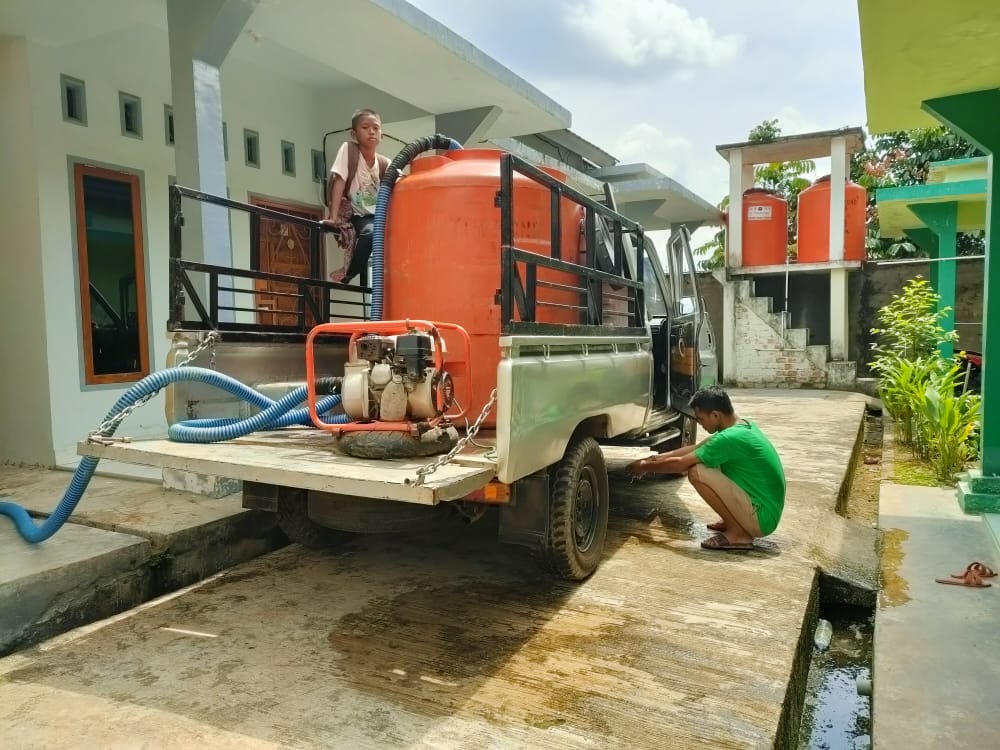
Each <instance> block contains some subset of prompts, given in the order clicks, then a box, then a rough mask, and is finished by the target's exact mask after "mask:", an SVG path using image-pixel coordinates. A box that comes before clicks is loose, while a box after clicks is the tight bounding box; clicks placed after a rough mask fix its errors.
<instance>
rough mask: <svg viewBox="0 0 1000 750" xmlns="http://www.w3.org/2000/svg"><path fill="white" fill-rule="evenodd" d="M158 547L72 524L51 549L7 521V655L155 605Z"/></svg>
mask: <svg viewBox="0 0 1000 750" xmlns="http://www.w3.org/2000/svg"><path fill="white" fill-rule="evenodd" d="M151 557H152V549H151V545H150V543H149V542H148V541H147V540H145V539H142V538H140V537H136V536H130V535H128V534H117V533H115V532H112V531H101V530H100V529H91V528H87V527H86V526H76V525H72V524H70V525H67V526H66V527H65V528H64V529H62V531H61V532H60V533H59V534H57V535H56V536H55V537H53V538H52V539H50V540H49V541H48V542H47V543H46V544H43V545H31V544H28V543H26V542H24V541H23V540H22V539H21V537H20V536H18V534H17V531H16V530H15V529H14V527H13V525H12V524H11V523H10V522H9V521H8V520H7V519H6V518H2V519H0V654H5V653H9V652H10V651H12V650H14V649H17V648H21V647H23V646H26V645H29V644H31V643H37V642H39V641H42V640H44V639H46V638H51V637H52V636H54V635H58V634H59V633H65V632H66V631H67V630H70V629H72V628H75V627H77V626H78V625H82V624H85V623H88V622H93V621H94V620H97V619H100V618H103V617H108V616H110V615H114V614H117V613H118V612H121V611H123V610H125V609H129V608H131V607H134V606H136V605H137V604H140V603H142V602H144V601H146V600H147V599H149V598H150V581H149V575H148V564H149V561H150V559H151Z"/></svg>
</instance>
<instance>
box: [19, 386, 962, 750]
mask: <svg viewBox="0 0 1000 750" xmlns="http://www.w3.org/2000/svg"><path fill="white" fill-rule="evenodd" d="M734 396H735V398H736V399H737V407H738V409H739V410H740V411H741V413H743V414H744V415H745V416H750V417H754V418H756V419H757V420H758V421H759V422H760V423H761V425H762V427H763V428H764V429H765V431H767V432H768V433H769V434H770V435H771V436H772V437H773V439H774V441H775V443H776V445H777V446H778V449H779V452H780V453H781V455H782V457H783V459H784V461H785V464H786V468H787V473H788V477H789V498H788V502H787V511H786V515H785V518H784V519H783V521H782V524H781V526H779V528H778V531H777V532H776V533H775V534H774V535H772V536H771V537H769V538H768V539H766V540H763V541H761V542H760V543H759V547H758V549H757V550H756V551H754V552H751V553H721V552H709V551H705V550H702V549H700V547H699V546H698V542H699V541H700V540H701V539H704V538H706V537H707V536H708V534H709V532H708V531H707V530H706V529H705V526H704V524H705V522H706V521H711V520H713V518H712V514H711V512H710V511H709V509H708V508H707V507H705V506H704V505H703V504H702V503H701V501H700V500H698V499H697V497H696V496H695V495H694V492H693V490H691V488H690V487H689V485H688V484H687V483H686V482H681V481H643V482H636V483H630V482H629V481H628V480H627V478H625V477H623V476H622V475H620V474H619V475H617V476H616V477H615V478H614V482H613V489H612V503H613V507H612V514H611V524H610V531H609V538H608V547H607V551H606V556H605V559H604V561H603V563H602V565H601V567H600V569H599V570H598V571H597V573H596V574H595V575H594V576H593V577H592V578H590V579H589V580H587V581H586V582H583V583H582V584H577V585H573V584H568V583H563V582H554V581H553V580H552V579H551V578H549V577H548V576H546V575H544V574H542V573H540V572H539V570H538V568H537V567H536V565H535V563H534V562H533V561H532V560H531V559H530V556H529V555H527V554H526V553H525V552H524V551H523V550H521V549H520V548H517V547H506V546H502V545H499V544H498V543H497V542H496V541H495V518H494V519H490V518H488V519H486V520H484V521H482V522H480V523H479V524H476V525H474V526H471V527H445V528H442V529H440V530H439V531H437V532H435V533H432V534H424V535H421V536H406V535H400V536H391V537H366V538H358V539H356V540H355V541H353V542H351V543H350V544H348V545H346V546H345V547H343V548H341V549H339V550H334V551H330V552H326V553H320V552H310V551H306V550H303V549H302V548H299V547H289V548H286V549H283V550H281V551H279V552H276V553H274V554H271V555H268V556H266V557H262V558H259V559H257V560H254V561H252V562H249V563H246V564H244V565H241V566H239V567H237V568H234V569H232V570H230V571H227V572H225V573H223V574H221V575H219V576H218V577H216V578H214V579H213V580H211V581H209V582H207V583H205V584H202V585H199V586H196V587H193V588H192V589H191V590H189V591H187V592H185V593H184V594H182V595H180V596H176V597H173V598H170V599H169V600H166V601H162V602H159V603H157V604H155V605H147V606H144V607H142V608H140V609H138V610H136V611H133V612H131V613H129V614H127V615H123V616H120V617H118V618H116V619H114V620H112V621H108V622H106V623H104V624H103V625H101V626H91V627H90V628H87V629H84V630H81V631H77V632H74V633H70V634H67V635H66V636H63V637H62V638H60V639H57V640H56V641H52V642H49V643H47V644H44V645H43V646H40V647H38V648H35V649H30V650H27V651H24V652H21V653H19V654H15V655H13V656H11V657H8V658H6V659H3V660H0V725H2V726H4V727H5V728H6V729H7V731H6V732H5V735H6V737H8V738H14V740H15V742H14V744H13V745H9V746H10V747H14V748H26V747H46V748H61V747H80V746H87V747H105V746H115V745H117V746H121V745H123V744H125V745H128V744H133V745H142V746H147V747H168V746H169V747H181V746H184V747H188V746H191V747H193V746H197V747H201V748H215V747H252V748H257V747H267V748H275V747H297V748H313V747H315V748H327V747H350V748H385V747H407V748H431V747H434V748H443V747H447V748H465V747H477V748H478V747H482V748H508V747H509V748H521V747H549V748H555V749H556V750H558V749H560V748H602V749H603V748H626V747H627V748H662V747H670V748H704V747H707V746H714V747H726V748H764V747H767V748H770V747H792V746H794V743H795V741H796V738H797V730H798V720H799V714H800V711H801V698H802V696H801V692H800V691H801V687H802V683H803V682H804V679H805V674H806V670H807V667H808V653H809V649H810V645H811V635H812V627H813V624H814V620H815V609H816V604H817V569H818V568H819V567H823V568H824V569H827V570H833V571H836V574H837V575H843V576H854V577H856V578H858V579H859V584H860V585H868V586H869V587H870V588H872V589H873V586H874V578H875V575H876V570H875V557H874V555H875V534H874V532H873V530H872V529H870V528H864V527H859V526H856V525H854V524H851V523H850V522H847V521H844V520H843V519H841V518H839V517H838V516H836V515H835V514H834V512H833V508H834V507H835V505H836V503H837V498H838V495H839V494H840V493H841V491H842V486H843V483H844V478H845V476H847V473H848V471H849V467H850V463H851V456H852V453H853V450H854V445H855V439H856V436H857V434H858V429H859V426H860V424H861V419H862V415H863V409H864V400H863V398H861V397H857V396H852V395H850V394H839V393H822V394H808V393H803V392H797V393H794V394H788V393H775V392H766V393H762V394H758V393H736V394H734ZM626 460H627V456H624V455H617V456H616V458H615V459H613V460H612V461H611V465H612V467H617V468H620V467H621V466H623V465H624V463H625V461H626ZM866 566H867V567H866ZM963 593H964V592H963ZM5 744H6V743H5Z"/></svg>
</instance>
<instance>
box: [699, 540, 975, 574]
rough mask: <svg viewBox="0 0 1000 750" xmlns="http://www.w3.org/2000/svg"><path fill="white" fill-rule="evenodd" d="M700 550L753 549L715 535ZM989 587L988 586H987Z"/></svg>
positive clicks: (748, 543)
mask: <svg viewBox="0 0 1000 750" xmlns="http://www.w3.org/2000/svg"><path fill="white" fill-rule="evenodd" d="M701 547H702V549H710V550H720V551H725V552H737V551H740V552H746V551H747V550H752V549H753V542H730V541H729V540H728V539H726V535H725V534H716V535H715V536H711V537H709V538H708V539H706V540H705V541H703V542H702V543H701ZM987 585H989V584H987Z"/></svg>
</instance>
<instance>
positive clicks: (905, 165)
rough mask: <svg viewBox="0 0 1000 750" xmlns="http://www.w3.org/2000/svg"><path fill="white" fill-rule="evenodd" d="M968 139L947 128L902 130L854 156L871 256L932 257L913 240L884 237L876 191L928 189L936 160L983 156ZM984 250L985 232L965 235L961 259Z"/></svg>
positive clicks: (853, 174)
mask: <svg viewBox="0 0 1000 750" xmlns="http://www.w3.org/2000/svg"><path fill="white" fill-rule="evenodd" d="M982 155H983V154H982V152H981V151H979V150H978V149H977V148H976V147H975V146H973V145H972V144H971V143H969V142H968V141H965V140H963V139H962V138H960V137H959V136H957V135H955V133H953V132H951V131H950V130H948V129H947V128H944V127H938V128H918V129H916V130H900V131H896V132H892V133H886V134H884V135H879V136H875V137H871V136H869V137H868V138H866V139H865V147H864V149H862V150H861V151H859V152H858V153H857V154H855V155H854V156H853V157H852V158H851V175H850V176H851V179H852V180H854V181H855V182H856V183H858V184H859V185H861V186H862V187H864V188H865V189H866V190H867V191H868V209H867V234H868V237H867V249H868V257H870V258H902V257H916V256H926V254H927V253H926V248H920V247H918V246H917V245H916V243H914V242H913V241H912V240H910V239H909V238H903V237H893V238H881V237H880V235H879V222H878V207H877V205H876V203H875V191H876V190H877V189H879V188H886V187H904V186H908V185H922V184H924V183H925V182H927V173H928V171H929V168H930V164H931V162H935V161H945V160H947V159H967V158H971V157H975V156H982ZM982 252H983V233H982V232H977V233H974V234H965V233H963V234H960V235H959V236H958V254H959V255H979V254H981V253H982Z"/></svg>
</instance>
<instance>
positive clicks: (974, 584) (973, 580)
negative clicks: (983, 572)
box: [934, 570, 991, 589]
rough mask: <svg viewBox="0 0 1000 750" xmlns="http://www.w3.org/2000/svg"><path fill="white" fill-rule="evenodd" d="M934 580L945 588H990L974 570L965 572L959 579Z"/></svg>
mask: <svg viewBox="0 0 1000 750" xmlns="http://www.w3.org/2000/svg"><path fill="white" fill-rule="evenodd" d="M934 580H935V581H937V582H938V583H943V584H945V585H946V586H965V587H966V588H970V589H988V588H989V587H990V586H991V584H989V583H986V582H985V581H984V580H983V578H982V576H980V575H979V574H978V573H977V572H976V571H974V570H967V571H965V573H964V574H963V575H962V577H961V578H952V577H949V578H935V579H934Z"/></svg>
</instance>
